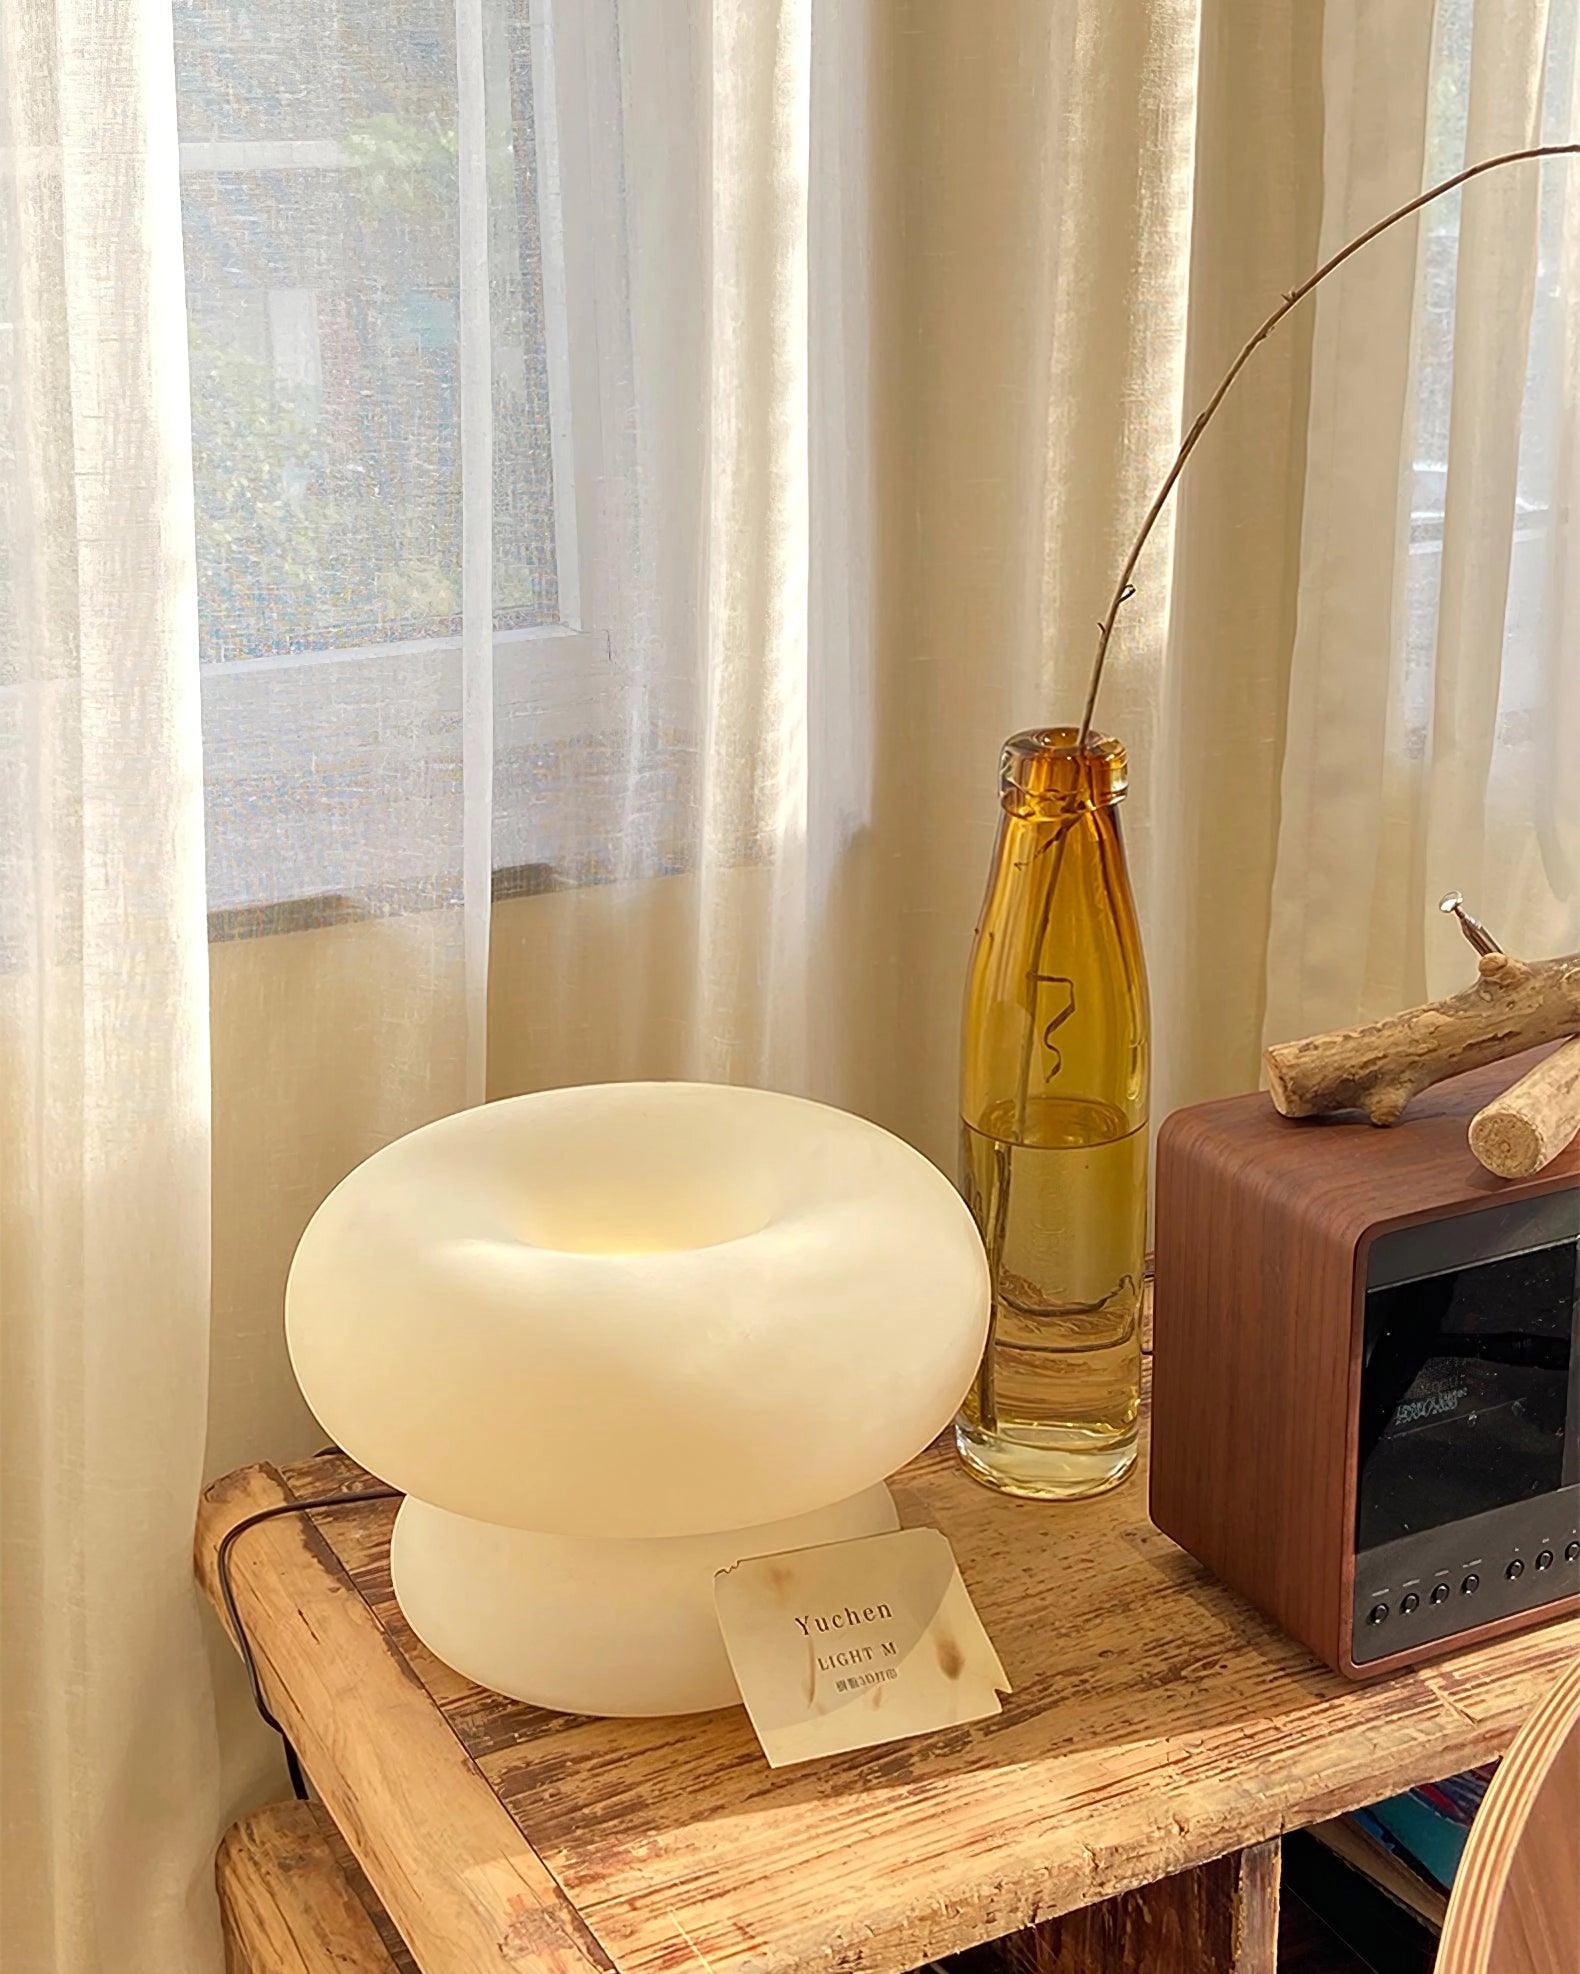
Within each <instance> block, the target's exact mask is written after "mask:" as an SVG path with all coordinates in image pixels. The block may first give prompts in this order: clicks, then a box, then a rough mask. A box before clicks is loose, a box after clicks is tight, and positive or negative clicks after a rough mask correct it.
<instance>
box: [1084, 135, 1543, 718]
mask: <svg viewBox="0 0 1580 1974" xmlns="http://www.w3.org/2000/svg"><path fill="white" fill-rule="evenodd" d="M1563 157H1580V144H1533V145H1531V146H1530V147H1529V148H1528V149H1526V150H1523V151H1503V152H1501V153H1500V154H1499V155H1498V156H1497V157H1493V158H1483V159H1481V161H1480V162H1479V163H1478V164H1473V165H1467V166H1466V168H1465V169H1464V170H1463V171H1456V172H1455V173H1454V175H1453V177H1452V178H1445V179H1444V180H1443V181H1442V183H1441V184H1439V185H1434V186H1432V187H1431V189H1430V190H1429V191H1426V192H1422V193H1421V194H1420V195H1419V197H1417V198H1414V199H1411V200H1410V202H1409V203H1408V204H1407V205H1403V206H1400V207H1399V208H1398V209H1397V211H1395V212H1391V213H1389V214H1388V215H1387V217H1386V218H1384V219H1379V220H1378V221H1377V222H1376V224H1375V225H1373V226H1368V227H1367V229H1366V231H1365V232H1364V233H1359V234H1357V235H1356V237H1355V238H1354V239H1353V240H1351V241H1350V242H1349V244H1348V245H1347V246H1343V247H1340V249H1339V250H1338V252H1337V253H1336V254H1334V255H1332V256H1331V258H1329V259H1328V260H1325V261H1324V262H1323V263H1322V265H1321V266H1320V267H1319V268H1318V269H1317V271H1316V272H1315V273H1314V274H1312V275H1309V276H1308V277H1307V279H1306V280H1304V281H1302V282H1301V284H1300V286H1299V287H1298V288H1292V289H1291V290H1290V291H1289V293H1288V294H1286V295H1285V296H1284V298H1283V300H1282V301H1281V302H1280V303H1279V305H1278V307H1277V308H1275V309H1274V310H1273V312H1272V314H1271V315H1270V316H1269V317H1268V318H1267V320H1266V321H1265V322H1264V323H1263V324H1262V326H1261V328H1259V329H1258V330H1257V331H1256V333H1255V335H1254V336H1252V337H1251V338H1250V340H1249V341H1248V342H1247V343H1246V345H1245V347H1244V349H1242V350H1241V352H1240V354H1239V355H1238V356H1237V357H1236V358H1235V360H1234V362H1233V363H1232V364H1230V366H1229V370H1228V374H1227V375H1226V376H1225V378H1224V380H1223V382H1222V383H1221V384H1220V385H1219V386H1218V388H1217V390H1215V391H1214V392H1213V394H1212V396H1211V397H1210V398H1209V399H1208V400H1207V403H1206V404H1205V406H1204V407H1203V408H1202V410H1201V412H1200V414H1199V415H1198V416H1197V418H1196V421H1195V423H1194V424H1193V425H1192V426H1191V428H1190V430H1189V431H1188V432H1187V433H1186V434H1185V439H1184V443H1183V444H1182V445H1181V446H1180V449H1179V451H1178V452H1177V453H1176V454H1175V456H1174V464H1173V465H1172V466H1171V467H1170V468H1169V470H1168V476H1167V478H1166V479H1165V480H1164V482H1163V484H1162V486H1161V487H1160V488H1159V489H1158V493H1157V498H1156V499H1155V500H1154V501H1153V503H1152V505H1151V506H1150V507H1149V508H1148V509H1147V513H1146V519H1145V520H1144V521H1143V522H1142V523H1141V531H1140V533H1139V534H1138V535H1137V536H1136V538H1135V541H1134V542H1133V543H1132V544H1131V548H1130V553H1129V554H1128V555H1127V556H1126V557H1125V566H1124V567H1123V568H1122V569H1121V570H1120V572H1119V580H1118V582H1117V583H1115V584H1114V593H1113V596H1112V597H1111V599H1110V600H1109V605H1108V609H1107V611H1106V612H1105V614H1104V616H1103V620H1102V623H1101V625H1100V626H1099V630H1098V639H1097V656H1096V657H1095V658H1094V660H1093V661H1092V676H1091V680H1090V682H1089V684H1088V685H1087V689H1086V710H1085V712H1084V713H1083V714H1082V715H1081V732H1080V738H1079V740H1078V741H1077V743H1076V744H1077V745H1078V746H1079V747H1081V748H1083V749H1084V748H1085V746H1086V744H1087V742H1088V740H1089V739H1090V737H1091V732H1092V718H1093V715H1094V714H1095V713H1096V711H1097V694H1098V690H1099V688H1100V687H1101V685H1102V683H1103V667H1104V665H1105V664H1106V662H1107V659H1108V646H1109V642H1110V640H1111V639H1112V637H1113V635H1114V623H1115V620H1116V619H1117V618H1118V616H1119V606H1120V605H1121V604H1122V603H1123V602H1124V600H1125V596H1126V594H1127V593H1128V591H1129V589H1130V587H1131V581H1130V579H1131V577H1132V576H1134V574H1135V573H1136V564H1137V563H1138V562H1139V561H1140V560H1141V551H1142V550H1143V549H1144V548H1145V547H1146V545H1147V540H1148V538H1149V537H1150V535H1151V533H1152V530H1153V528H1154V527H1155V526H1156V524H1157V519H1158V516H1159V515H1160V514H1161V513H1162V512H1163V509H1164V508H1165V506H1167V504H1168V498H1169V495H1170V494H1171V493H1173V491H1174V485H1175V482H1176V481H1177V480H1178V479H1179V476H1180V474H1181V473H1182V472H1183V471H1184V470H1185V462H1186V460H1187V459H1189V458H1190V456H1191V454H1192V453H1193V452H1194V451H1195V450H1196V444H1197V441H1198V440H1199V439H1200V438H1201V435H1202V433H1203V432H1205V431H1206V429H1207V427H1208V426H1209V425H1210V424H1211V423H1212V420H1213V414H1214V413H1215V412H1216V411H1217V409H1218V407H1219V405H1221V404H1222V403H1223V401H1224V399H1225V398H1226V397H1227V396H1228V395H1229V391H1230V387H1231V386H1232V385H1233V383H1234V380H1235V379H1236V378H1237V377H1238V376H1239V374H1240V372H1241V371H1242V370H1243V369H1244V368H1245V366H1246V365H1247V364H1248V363H1249V362H1250V360H1251V358H1252V356H1253V355H1254V354H1255V352H1256V350H1257V348H1258V347H1259V346H1260V345H1261V344H1262V343H1264V342H1265V341H1266V340H1267V338H1268V337H1269V336H1270V335H1271V334H1272V332H1273V331H1274V330H1275V329H1276V328H1277V327H1278V325H1279V323H1280V322H1282V321H1283V319H1284V317H1285V316H1286V315H1288V313H1289V312H1290V310H1291V309H1292V308H1294V307H1296V306H1297V305H1298V304H1299V303H1300V302H1303V301H1304V300H1305V298H1306V296H1307V295H1309V294H1310V293H1311V291H1312V289H1313V288H1316V287H1318V286H1319V285H1320V284H1321V283H1322V282H1324V281H1326V280H1327V278H1328V276H1329V275H1330V274H1331V273H1332V272H1333V271H1334V269H1335V268H1339V267H1342V266H1343V265H1344V263H1345V262H1346V261H1347V260H1348V259H1349V258H1350V256H1351V255H1352V254H1358V253H1359V252H1360V250H1361V248H1362V247H1364V246H1368V245H1369V244H1370V243H1371V242H1372V241H1373V240H1375V239H1376V238H1377V236H1378V234H1379V233H1386V232H1387V231H1388V229H1389V227H1390V226H1397V225H1398V223H1399V221H1400V220H1402V219H1408V218H1409V217H1410V215H1411V214H1412V213H1417V212H1419V211H1420V210H1421V208H1422V207H1423V206H1429V205H1430V204H1431V203H1432V201H1433V200H1434V199H1440V198H1442V196H1443V195H1444V193H1446V192H1452V191H1453V190H1454V189H1455V188H1456V187H1457V186H1460V185H1465V184H1468V183H1469V181H1470V180H1471V179H1472V178H1479V177H1480V176H1481V174H1482V173H1483V172H1486V171H1497V170H1498V169H1499V168H1500V167H1501V166H1503V165H1510V164H1520V163H1522V162H1524V161H1525V160H1526V159H1528V158H1563Z"/></svg>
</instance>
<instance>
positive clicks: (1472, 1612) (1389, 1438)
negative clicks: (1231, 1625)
mask: <svg viewBox="0 0 1580 1974" xmlns="http://www.w3.org/2000/svg"><path fill="white" fill-rule="evenodd" d="M1534 1060H1535V1057H1534V1056H1528V1057H1524V1058H1520V1059H1518V1060H1516V1061H1514V1062H1504V1063H1499V1064H1497V1065H1495V1066H1494V1067H1493V1068H1491V1069H1488V1070H1481V1071H1476V1072H1473V1073H1472V1074H1470V1075H1467V1076H1461V1077H1457V1078H1455V1079H1454V1080H1453V1081H1451V1082H1447V1083H1443V1084H1440V1085H1439V1086H1438V1087H1437V1088H1436V1089H1435V1090H1432V1091H1428V1092H1427V1093H1426V1094H1424V1095H1423V1096H1421V1097H1419V1098H1418V1099H1417V1100H1416V1101H1415V1103H1413V1104H1412V1105H1411V1107H1410V1109H1409V1111H1408V1112H1407V1113H1406V1115H1405V1118H1404V1120H1403V1121H1402V1122H1401V1123H1399V1124H1397V1125H1395V1126H1394V1127H1392V1128H1391V1129H1389V1130H1378V1129H1376V1128H1374V1127H1373V1126H1372V1125H1370V1124H1367V1123H1365V1122H1360V1121H1349V1120H1339V1119H1311V1120H1303V1121H1300V1122H1291V1121H1290V1120H1287V1119H1285V1118H1282V1117H1280V1116H1279V1115H1278V1114H1277V1112H1276V1111H1275V1110H1274V1109H1273V1106H1272V1103H1271V1101H1270V1099H1269V1098H1268V1097H1266V1096H1265V1095H1257V1096H1248V1097H1236V1098H1230V1099H1227V1100H1225V1101H1223V1102H1219V1103H1207V1104H1198V1105H1195V1106H1193V1107H1192V1108H1190V1109H1187V1110H1182V1111H1177V1112H1175V1114H1174V1115H1173V1116H1172V1117H1170V1118H1169V1119H1168V1120H1167V1121H1166V1122H1165V1123H1164V1125H1163V1127H1162V1129H1161V1131H1160V1133H1159V1137H1158V1155H1157V1223H1156V1225H1157V1233H1156V1247H1157V1260H1156V1287H1155V1315H1154V1337H1153V1381H1152V1467H1151V1514H1152V1519H1153V1521H1154V1522H1155V1523H1156V1524H1157V1526H1158V1527H1159V1528H1161V1529H1162V1530H1163V1531H1164V1532H1165V1533H1166V1534H1168V1535H1170V1536H1172V1537H1173V1538H1174V1540H1175V1541H1176V1542H1178V1543H1180V1544H1181V1545H1182V1546H1183V1547H1184V1548H1186V1549H1188V1550H1189V1551H1190V1552H1191V1553H1192V1554H1193V1555H1195V1556H1196V1557H1198V1558H1199V1559H1200V1561H1201V1562H1203V1563H1204V1564H1206V1566H1207V1567H1208V1569H1210V1570H1211V1571H1212V1572H1213V1573H1214V1575H1216V1576H1217V1577H1219V1578H1221V1579H1222V1580H1223V1581H1224V1582H1225V1583H1227V1584H1229V1585H1230V1586H1231V1587H1232V1588H1234V1589H1236V1590H1238V1591H1239V1592H1240V1593H1241V1594H1242V1595H1243V1596H1244V1597H1246V1598H1248V1599H1249V1600H1250V1602H1251V1603H1253V1604H1255V1605H1256V1606H1257V1607H1258V1608H1259V1609H1261V1610H1262V1611H1264V1612H1266V1614H1267V1615H1268V1616H1269V1617H1271V1618H1272V1619H1274V1621H1275V1622H1276V1623H1278V1624H1279V1625H1281V1626H1282V1627H1283V1628H1284V1629H1285V1630H1286V1631H1287V1632H1289V1633H1290V1634H1291V1635H1292V1636H1293V1637H1295V1638H1298V1639H1299V1640H1300V1641H1301V1642H1302V1643H1303V1644H1305V1645H1307V1646H1308V1647H1309V1648H1310V1649H1311V1650H1312V1651H1313V1652H1315V1653H1316V1654H1317V1656H1318V1657H1319V1658H1322V1659H1324V1660H1326V1661H1327V1663H1328V1664H1329V1665H1330V1666H1333V1667H1334V1668H1335V1669H1336V1670H1337V1671H1339V1672H1341V1673H1344V1674H1346V1675H1347V1676H1349V1677H1350V1678H1365V1677H1369V1676H1371V1675H1373V1674H1377V1673H1382V1672H1387V1671H1389V1670H1391V1669H1392V1668H1394V1667H1398V1666H1402V1665H1408V1664H1413V1663H1415V1662H1416V1661H1418V1660H1421V1659H1426V1658H1432V1657H1435V1656H1437V1655H1438V1654H1440V1653H1443V1652H1447V1651H1451V1650H1453V1649H1455V1648H1456V1647H1458V1646H1461V1645H1463V1644H1466V1643H1468V1642H1469V1641H1470V1640H1472V1639H1481V1638H1490V1637H1493V1636H1495V1635H1497V1634H1498V1633H1500V1632H1505V1631H1511V1630H1514V1629H1517V1628H1518V1627H1521V1626H1524V1625H1529V1624H1534V1623H1537V1622H1540V1621H1542V1620H1543V1619H1546V1618H1549V1617H1552V1616H1554V1615H1556V1614H1557V1613H1558V1612H1559V1611H1560V1610H1563V1609H1569V1608H1573V1607H1574V1606H1575V1605H1576V1604H1577V1603H1580V1486H1577V1481H1580V1344H1577V1341H1576V1334H1575V1333H1576V1320H1577V1302H1580V1272H1577V1271H1580V1149H1577V1148H1576V1147H1574V1146H1571V1147H1570V1149H1569V1150H1568V1151H1566V1152H1565V1153H1563V1154H1562V1156H1561V1157H1560V1158H1558V1159H1557V1160H1556V1161H1555V1162H1554V1163H1553V1164H1551V1165H1550V1166H1548V1167H1547V1168H1546V1170H1545V1171H1543V1172H1540V1173H1538V1174H1537V1175H1536V1176H1535V1177H1533V1178H1530V1179H1525V1180H1518V1181H1513V1182H1510V1181H1506V1180H1501V1179H1495V1178H1493V1177H1492V1176H1491V1175H1490V1174H1489V1173H1487V1172H1485V1171H1483V1169H1482V1168H1481V1166H1480V1165H1478V1164H1477V1162H1476V1160H1475V1159H1474V1157H1473V1156H1472V1155H1471V1152H1470V1148H1469V1146H1468V1144H1467V1142H1466V1136H1465V1132H1466V1126H1467V1124H1468V1121H1469V1119H1470V1117H1471V1116H1472V1115H1473V1114H1474V1112H1475V1111H1477V1110H1479V1109H1480V1108H1481V1107H1482V1105H1483V1104H1485V1103H1487V1102H1488V1101H1489V1100H1490V1099H1491V1098H1492V1097H1493V1096H1494V1095H1496V1094H1497V1093H1498V1091H1499V1090H1501V1089H1502V1088H1504V1087H1506V1086H1507V1085H1508V1084H1509V1083H1510V1082H1512V1081H1513V1080H1514V1079H1515V1077H1517V1076H1518V1075H1519V1074H1521V1072H1522V1071H1523V1070H1525V1069H1528V1068H1529V1067H1530V1066H1531V1063H1532V1061H1534Z"/></svg>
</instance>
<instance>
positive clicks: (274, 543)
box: [176, 0, 559, 663]
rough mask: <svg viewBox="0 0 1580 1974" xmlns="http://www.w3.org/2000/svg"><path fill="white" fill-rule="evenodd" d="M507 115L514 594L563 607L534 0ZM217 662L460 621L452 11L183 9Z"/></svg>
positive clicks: (402, 5)
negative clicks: (531, 29) (538, 176)
mask: <svg viewBox="0 0 1580 1974" xmlns="http://www.w3.org/2000/svg"><path fill="white" fill-rule="evenodd" d="M496 13H497V16H498V18H497V21H496V26H497V28H498V29H499V33H498V47H499V49H500V50H501V51H508V73H501V74H500V75H499V76H498V78H497V81H496V87H497V90H498V101H497V102H496V101H491V102H490V105H489V108H490V150H491V155H490V160H489V163H490V183H491V188H492V200H491V205H492V214H491V232H492V238H491V242H490V249H491V253H490V258H491V280H490V288H491V296H490V301H491V312H492V317H493V337H494V353H495V366H494V368H495V376H494V392H493V417H494V447H495V453H494V458H495V493H496V499H495V543H494V550H495V604H496V613H497V621H499V622H500V623H501V624H509V625H524V624H539V623H552V622H554V621H555V620H556V619H557V618H558V615H559V596H558V590H557V583H556V576H555V555H554V486H553V467H552V462H551V454H550V446H549V432H548V385H547V369H546V363H545V356H544V338H543V321H542V310H543V295H542V279H541V267H540V261H539V247H538V222H537V207H536V194H535V151H534V144H535V132H534V120H533V99H532V74H531V62H530V43H529V37H528V32H527V0H519V4H516V0H512V4H511V5H509V6H508V7H505V6H503V5H501V6H500V7H499V8H498V9H497V10H496ZM176 40H177V80H178V89H179V102H180V131H181V139H182V147H181V172H182V204H183V214H184V219H185V234H186V259H187V293H188V306H189V317H190V338H191V362H192V420H193V449H194V464H195V470H196V481H197V510H198V512H197V521H198V555H199V573H200V586H201V613H202V636H203V656H204V659H205V661H207V662H210V663H213V662H222V661H228V660H233V659H244V658H249V657H254V656H258V655H260V654H264V653H278V652H283V651H307V650H313V649H318V648H325V647H334V646H347V645H353V646H354V645H358V644H364V643H387V642H390V641H393V640H396V639H404V638H411V637H432V636H435V635H439V634H443V633H445V632H451V631H454V630H455V629H456V628H457V627H458V623H459V616H460V608H461V598H460V563H461V462H460V443H459V429H460V424H459V421H460V405H459V378H458V368H457V340H456V339H457V326H458V316H459V276H458V247H459V240H458V215H457V189H456V187H457V180H456V167H457V144H458V139H457V120H456V88H455V45H454V43H455V35H454V9H453V5H452V4H451V0H178V5H177V7H176Z"/></svg>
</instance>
